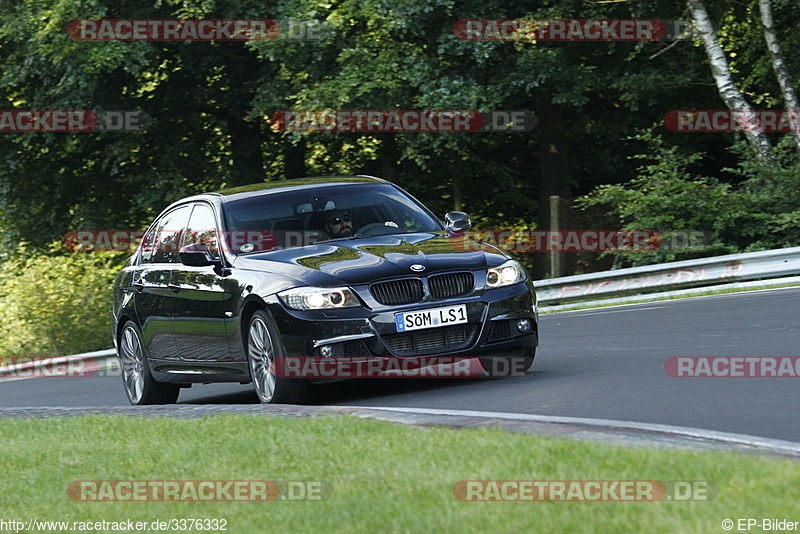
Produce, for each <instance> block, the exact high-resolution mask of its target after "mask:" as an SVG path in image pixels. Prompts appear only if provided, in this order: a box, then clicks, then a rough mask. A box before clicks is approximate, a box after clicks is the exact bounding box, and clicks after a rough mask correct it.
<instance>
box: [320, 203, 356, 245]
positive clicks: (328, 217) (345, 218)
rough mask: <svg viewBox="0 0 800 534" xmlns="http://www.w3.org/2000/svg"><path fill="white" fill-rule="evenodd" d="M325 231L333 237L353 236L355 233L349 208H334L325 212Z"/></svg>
mask: <svg viewBox="0 0 800 534" xmlns="http://www.w3.org/2000/svg"><path fill="white" fill-rule="evenodd" d="M325 231H326V232H328V235H329V236H331V238H332V239H335V238H337V237H351V236H352V235H353V221H352V219H351V217H350V212H348V211H347V210H332V211H328V212H326V213H325Z"/></svg>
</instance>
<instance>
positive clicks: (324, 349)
mask: <svg viewBox="0 0 800 534" xmlns="http://www.w3.org/2000/svg"><path fill="white" fill-rule="evenodd" d="M319 354H320V356H322V357H323V358H330V357H331V356H333V345H322V346H321V347H320V348H319Z"/></svg>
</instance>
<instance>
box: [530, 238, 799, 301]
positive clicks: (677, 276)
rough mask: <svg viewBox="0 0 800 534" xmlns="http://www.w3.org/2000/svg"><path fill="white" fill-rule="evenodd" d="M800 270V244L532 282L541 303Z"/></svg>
mask: <svg viewBox="0 0 800 534" xmlns="http://www.w3.org/2000/svg"><path fill="white" fill-rule="evenodd" d="M797 274H800V247H792V248H784V249H779V250H765V251H762V252H748V253H744V254H729V255H727V256H715V257H711V258H700V259H696V260H686V261H676V262H671V263H661V264H658V265H646V266H643V267H632V268H629V269H618V270H616V271H603V272H599V273H589V274H580V275H575V276H564V277H561V278H551V279H549V280H539V281H536V282H534V286H536V294H537V296H538V299H539V303H540V304H548V305H549V304H557V303H562V302H574V301H577V300H587V299H592V298H595V297H602V298H604V297H613V296H622V295H630V294H635V293H652V292H656V291H669V290H673V289H684V288H690V287H700V286H705V285H715V284H724V283H733V282H743V281H747V280H762V279H770V278H779V277H783V276H791V275H797Z"/></svg>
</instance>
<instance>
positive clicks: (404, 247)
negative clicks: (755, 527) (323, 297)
mask: <svg viewBox="0 0 800 534" xmlns="http://www.w3.org/2000/svg"><path fill="white" fill-rule="evenodd" d="M507 258H508V256H506V255H505V254H503V253H502V252H501V251H500V250H498V249H497V248H495V247H492V246H490V245H483V244H479V243H475V242H474V241H472V240H470V239H465V238H464V237H461V236H451V235H446V234H445V235H443V234H431V233H415V234H397V235H382V236H374V237H358V238H350V239H340V240H334V241H327V242H324V243H318V244H315V245H310V246H305V247H297V248H292V249H286V250H275V251H271V252H263V253H258V254H250V255H247V256H239V257H237V258H236V260H235V261H234V264H233V265H234V267H235V268H237V269H246V270H256V271H268V272H273V273H276V274H281V275H283V276H287V277H289V278H293V279H295V280H298V281H300V282H303V283H305V284H309V285H320V286H330V285H335V284H340V283H344V284H348V285H358V284H364V283H369V282H372V281H375V280H380V279H386V278H396V277H400V276H414V275H428V274H432V273H437V272H442V271H452V270H474V269H484V268H486V267H494V266H496V265H499V264H500V263H502V262H503V261H505V260H506V259H507ZM412 265H415V266H418V265H421V266H422V267H424V269H423V270H421V271H415V270H412V269H411V266H412ZM416 269H419V268H418V267H416Z"/></svg>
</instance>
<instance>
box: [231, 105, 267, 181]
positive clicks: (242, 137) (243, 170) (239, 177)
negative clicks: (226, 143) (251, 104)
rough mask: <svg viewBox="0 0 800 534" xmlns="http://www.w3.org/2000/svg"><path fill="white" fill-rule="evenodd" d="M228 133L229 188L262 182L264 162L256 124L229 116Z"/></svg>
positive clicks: (259, 130) (259, 131)
mask: <svg viewBox="0 0 800 534" xmlns="http://www.w3.org/2000/svg"><path fill="white" fill-rule="evenodd" d="M226 122H227V123H228V131H229V132H230V136H231V155H232V159H233V168H232V169H231V171H232V172H231V175H232V177H231V178H232V179H231V184H230V185H231V186H239V185H248V184H254V183H258V182H263V181H264V161H263V158H262V155H261V150H262V147H261V129H260V127H259V125H258V123H257V122H255V121H246V120H244V119H242V118H241V117H239V116H237V115H233V114H229V115H228V117H227V121H226Z"/></svg>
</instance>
